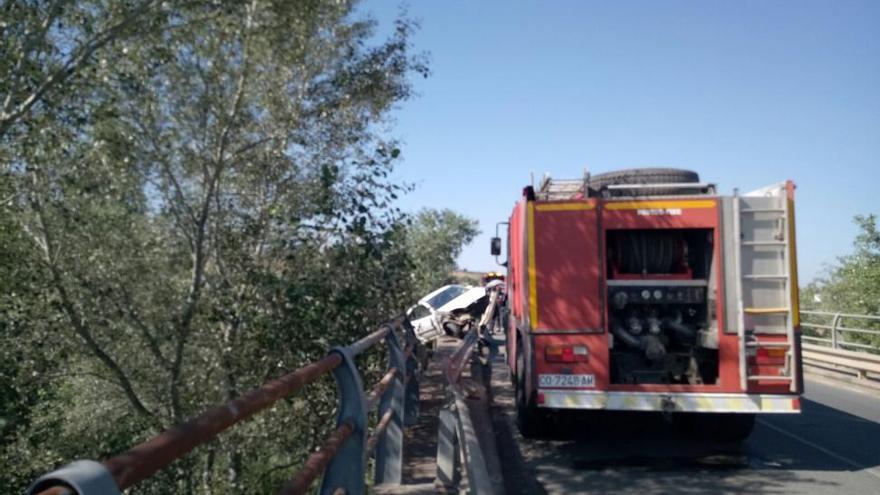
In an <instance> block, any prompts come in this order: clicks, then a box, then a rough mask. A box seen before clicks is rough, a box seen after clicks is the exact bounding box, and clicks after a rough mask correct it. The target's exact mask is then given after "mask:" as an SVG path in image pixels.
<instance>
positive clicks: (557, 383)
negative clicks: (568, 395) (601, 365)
mask: <svg viewBox="0 0 880 495" xmlns="http://www.w3.org/2000/svg"><path fill="white" fill-rule="evenodd" d="M538 386H539V387H546V388H579V387H595V386H596V375H538Z"/></svg>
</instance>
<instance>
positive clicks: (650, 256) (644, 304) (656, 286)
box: [605, 229, 718, 385]
mask: <svg viewBox="0 0 880 495" xmlns="http://www.w3.org/2000/svg"><path fill="white" fill-rule="evenodd" d="M606 241H607V242H606V247H607V252H606V258H605V259H606V260H607V291H608V294H607V295H608V297H607V299H606V301H607V304H608V308H607V311H608V315H609V318H608V325H609V331H610V332H611V338H610V339H609V342H610V346H611V349H610V366H611V370H610V371H611V373H610V375H611V377H610V378H611V383H612V384H691V385H700V384H714V383H715V382H716V380H717V379H718V350H717V347H718V345H717V342H718V340H717V339H718V336H717V327H716V325H713V324H712V320H713V319H714V318H715V315H714V311H711V310H710V309H711V304H710V302H711V297H710V292H709V280H710V279H711V278H712V277H711V272H712V259H713V256H712V253H713V248H714V245H713V231H712V229H657V230H611V231H608V232H607V239H606Z"/></svg>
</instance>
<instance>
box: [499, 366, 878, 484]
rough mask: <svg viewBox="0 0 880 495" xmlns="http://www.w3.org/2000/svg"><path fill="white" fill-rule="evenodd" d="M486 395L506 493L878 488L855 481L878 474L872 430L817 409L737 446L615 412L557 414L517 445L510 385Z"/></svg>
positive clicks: (770, 423)
mask: <svg viewBox="0 0 880 495" xmlns="http://www.w3.org/2000/svg"><path fill="white" fill-rule="evenodd" d="M493 378H494V377H493ZM493 387H495V389H494V390H493V392H494V395H495V398H496V404H495V407H494V410H493V414H494V415H495V418H494V424H495V428H496V435H498V437H499V440H498V443H499V450H500V451H501V452H500V453H501V457H502V463H503V464H504V471H505V477H506V478H507V477H511V478H512V480H507V479H506V480H505V481H506V489H507V491H508V493H523V494H525V493H615V494H619V493H640V494H642V493H685V494H690V493H830V492H832V491H834V492H837V493H874V492H878V493H880V479H878V478H876V477H874V476H873V475H872V474H871V473H866V472H858V471H863V470H864V469H865V468H876V467H877V466H878V465H880V424H877V423H874V422H871V421H868V420H865V419H863V418H859V417H856V416H853V415H850V414H848V413H846V412H844V411H841V410H837V409H834V408H831V407H828V406H825V405H823V404H820V403H818V402H814V401H810V400H807V399H803V400H802V404H803V412H802V414H800V415H784V416H783V415H779V416H772V417H768V416H765V417H764V418H763V419H760V420H759V422H758V424H757V425H756V427H755V431H754V432H753V434H752V436H751V437H750V438H749V439H748V440H746V441H745V442H743V443H730V444H724V443H716V442H710V441H703V440H700V439H699V438H695V437H693V436H692V435H685V434H682V433H679V432H677V431H676V430H675V428H674V427H673V426H672V425H671V424H669V422H668V421H665V420H664V418H663V417H662V416H661V415H659V414H654V413H619V412H618V413H586V414H584V413H583V412H579V413H577V414H557V415H555V417H553V418H551V421H552V422H553V423H554V424H553V428H552V430H553V432H552V434H551V435H549V436H547V437H546V438H541V439H524V438H522V437H521V436H520V435H519V432H518V431H517V429H516V426H515V423H514V421H513V415H514V409H513V407H512V405H513V401H512V390H509V389H510V388H511V387H510V385H509V382H505V381H504V380H496V379H493ZM779 430H782V431H784V432H785V433H781V432H780V431H779ZM503 437H507V438H506V439H505V438H503ZM799 439H800V440H799ZM804 441H806V442H807V443H804ZM810 443H814V444H815V446H811V445H810ZM816 447H819V448H816ZM823 449H824V450H825V451H823ZM828 452H831V453H832V454H833V455H829V453H828Z"/></svg>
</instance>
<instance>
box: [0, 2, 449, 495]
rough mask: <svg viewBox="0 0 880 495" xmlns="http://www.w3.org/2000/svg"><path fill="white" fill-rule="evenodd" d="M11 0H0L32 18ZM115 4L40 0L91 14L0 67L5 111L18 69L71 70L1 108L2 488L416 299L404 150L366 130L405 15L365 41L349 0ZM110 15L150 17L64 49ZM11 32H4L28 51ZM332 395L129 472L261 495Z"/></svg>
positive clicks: (182, 487)
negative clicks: (393, 175) (37, 50)
mask: <svg viewBox="0 0 880 495" xmlns="http://www.w3.org/2000/svg"><path fill="white" fill-rule="evenodd" d="M27 5H33V6H35V7H34V8H35V9H36V10H28V11H24V10H21V11H19V10H15V8H13V7H9V4H3V7H0V8H3V9H6V12H12V13H14V14H16V15H19V14H20V15H21V16H24V17H22V19H24V20H26V21H27V22H30V23H31V24H34V23H35V22H36V23H37V24H39V23H40V22H42V21H40V19H41V16H46V15H49V14H50V11H49V10H46V9H50V10H51V8H50V4H48V3H46V4H44V3H39V2H35V3H33V4H30V3H29V4H27ZM51 5H54V4H51ZM59 5H61V3H59ZM65 5H66V4H65ZM116 5H117V4H116V3H115V2H107V3H101V2H81V3H77V4H76V5H75V6H62V7H59V8H60V9H61V10H60V11H58V12H59V13H58V15H57V18H58V19H62V18H64V19H67V18H68V17H66V16H73V17H72V19H76V18H77V17H76V16H77V15H79V16H86V17H87V18H88V19H87V21H88V22H85V21H83V23H80V24H75V25H74V27H64V26H69V25H68V24H64V25H63V26H61V27H57V28H56V27H54V26H55V23H54V21H51V20H50V21H49V22H48V25H49V27H47V28H45V29H46V30H47V31H46V33H44V35H43V37H42V38H40V39H41V40H44V41H45V40H49V41H47V42H46V43H47V45H46V46H47V47H48V48H45V49H44V51H43V52H41V53H43V55H39V54H36V55H33V54H31V55H27V54H24V53H18V54H17V55H16V56H17V58H12V59H10V60H19V61H21V62H20V63H19V62H9V63H8V65H7V66H3V70H4V73H8V74H13V75H14V76H15V78H18V79H16V80H17V81H20V82H18V83H10V84H12V85H11V86H3V91H4V92H5V94H6V95H7V96H6V100H8V101H12V103H10V104H9V107H8V108H11V109H16V108H20V107H21V105H20V104H21V103H23V102H26V101H29V97H28V96H26V95H25V93H26V92H27V91H25V89H26V88H32V87H33V86H34V84H38V83H35V82H22V81H31V79H33V81H39V80H45V79H48V78H51V77H52V74H55V73H56V72H57V71H58V70H59V68H61V69H60V70H62V72H64V71H67V72H65V74H67V73H69V74H70V75H69V76H65V78H64V84H61V83H53V85H52V87H51V90H49V89H47V90H46V91H44V92H42V93H40V97H39V98H38V99H37V100H35V101H36V102H34V103H28V104H27V105H25V106H26V107H27V108H26V109H25V110H24V111H18V110H8V109H4V110H3V111H4V114H3V118H4V119H6V120H2V121H0V131H2V132H0V158H2V160H3V162H2V164H3V167H4V170H3V172H4V173H3V176H2V180H3V182H2V184H0V191H2V192H3V195H2V196H0V200H2V201H3V202H2V215H3V216H2V219H0V220H2V222H0V228H2V231H0V235H2V240H3V241H4V242H3V248H4V253H3V256H2V258H0V263H3V266H2V267H0V270H2V276H3V282H4V283H8V284H9V287H4V289H8V290H7V291H6V292H4V294H3V295H2V300H0V302H2V305H0V308H2V310H3V319H2V325H0V331H2V332H3V334H2V335H3V337H4V349H3V353H4V355H3V357H9V358H11V359H10V361H8V362H12V363H14V364H12V365H11V366H8V365H4V366H3V367H2V368H0V374H2V377H3V378H4V379H7V377H8V379H9V380H11V385H9V386H6V384H5V383H4V387H2V389H0V394H2V397H3V398H4V404H3V406H4V407H3V411H2V414H3V415H4V418H8V420H6V424H7V425H8V426H3V430H2V431H3V438H2V442H3V445H2V447H3V451H2V452H0V472H2V473H3V474H2V475H0V491H4V492H6V491H9V492H17V491H18V492H20V491H21V489H22V487H23V486H24V485H25V484H26V483H27V482H29V481H30V480H32V479H33V478H34V477H35V476H36V475H37V474H38V473H40V472H42V471H45V470H47V469H50V468H51V467H53V466H55V465H58V464H62V463H64V462H68V461H70V460H72V459H75V458H103V457H107V456H109V455H112V454H114V453H118V452H120V451H121V450H124V449H125V448H127V447H128V446H130V445H132V444H133V443H136V442H137V441H139V440H143V439H145V438H147V437H149V436H151V435H154V434H155V433H157V432H159V431H160V430H162V429H164V428H167V427H169V426H171V425H173V424H176V423H179V422H181V421H183V420H184V419H186V418H189V417H191V416H193V415H195V414H197V413H198V412H200V411H202V410H203V409H205V408H206V407H207V406H209V405H213V404H216V403H221V402H224V401H225V400H228V399H229V398H232V397H235V396H237V395H238V394H239V393H241V392H242V391H245V390H248V389H250V388H252V387H254V386H257V385H259V384H261V383H263V382H265V381H266V380H267V379H268V378H271V377H274V376H277V375H279V374H281V373H283V372H285V371H287V370H290V369H294V368H296V367H298V366H300V365H302V364H304V363H306V362H308V361H310V360H313V359H315V358H316V357H319V356H320V355H321V354H322V353H324V352H326V349H327V346H328V345H329V344H333V343H344V342H349V341H351V340H352V339H354V338H356V337H357V336H360V335H363V334H364V333H365V332H367V331H369V330H371V329H372V328H374V327H375V325H377V324H378V323H379V322H381V321H382V320H384V319H386V318H388V317H390V316H392V315H394V314H395V313H397V312H400V311H401V310H402V309H403V308H404V307H405V305H406V304H407V303H409V302H411V301H412V300H413V298H414V297H415V292H413V287H414V285H413V283H412V279H411V278H410V276H409V270H410V269H411V268H412V262H411V261H410V260H409V252H408V250H407V246H408V239H407V237H406V235H405V232H406V229H405V227H404V224H403V215H402V214H401V213H400V212H399V210H397V209H396V208H395V207H394V206H393V201H394V200H395V199H396V198H397V196H399V195H400V194H402V193H404V192H405V191H406V187H405V186H403V185H400V184H397V183H395V182H393V181H391V180H390V179H389V177H390V172H391V170H392V167H393V165H394V163H395V161H396V160H397V159H398V157H399V155H400V150H399V149H398V148H397V147H396V144H395V143H394V141H393V140H391V139H388V138H387V137H386V136H385V135H384V133H383V131H382V130H383V129H385V128H386V126H385V124H386V123H387V122H388V121H387V115H388V112H389V111H390V110H391V109H392V108H393V107H394V105H395V104H396V103H398V102H400V101H402V100H405V99H406V98H408V97H409V96H410V83H409V78H410V77H411V76H412V75H413V74H414V73H415V74H426V73H427V72H426V67H425V65H424V63H423V61H422V59H421V58H419V57H414V56H412V55H411V54H410V51H411V47H410V45H409V36H410V33H411V29H412V26H411V24H410V22H409V21H407V20H405V19H401V20H399V21H398V22H397V24H396V29H395V30H394V32H393V33H392V34H391V36H390V38H388V39H387V40H385V41H374V37H373V34H374V27H375V23H374V22H372V21H370V20H369V19H367V20H363V19H358V18H356V16H355V15H354V13H353V12H354V9H355V3H354V2H335V1H332V2H331V1H321V0H307V1H304V2H287V1H284V0H262V1H260V0H249V1H228V2H198V1H194V2H187V3H181V4H176V3H173V2H171V3H169V2H162V3H159V2H143V3H135V2H132V3H130V4H129V3H120V4H119V6H118V7H117V6H116ZM132 9H134V10H132ZM117 10H118V12H117ZM129 11H130V12H144V13H147V12H150V13H153V14H155V15H151V16H149V17H146V16H140V17H138V18H137V23H136V24H137V27H136V28H135V27H132V28H131V29H130V30H120V31H119V32H120V33H122V32H123V31H124V32H125V33H127V34H128V35H127V36H114V37H113V38H112V39H108V40H107V41H103V42H101V43H100V46H98V47H96V48H94V49H86V48H83V50H90V51H89V53H88V55H86V56H84V57H83V58H82V61H81V62H76V63H75V65H74V66H68V65H66V62H64V61H63V60H67V59H68V58H69V57H70V56H71V54H72V53H74V52H72V51H71V50H79V48H77V47H79V46H81V45H82V43H88V41H87V40H89V39H91V37H92V36H96V34H94V33H101V32H104V30H106V29H109V28H107V26H114V25H115V22H116V21H114V20H113V19H116V18H117V17H114V16H119V15H122V16H123V19H129V17H126V14H125V12H129ZM51 12H55V11H54V10H52V11H51ZM26 16H31V17H27V18H26V19H25V17H26ZM54 18H55V17H53V19H54ZM4 19H6V18H4ZM126 22H128V23H129V24H127V25H131V26H133V24H131V23H132V22H134V21H126ZM86 26H90V27H86ZM102 26H104V27H102ZM7 28H8V26H7V25H6V24H4V26H3V29H4V31H3V33H4V44H3V47H4V48H3V49H4V50H6V49H9V50H13V51H14V50H19V51H21V50H25V49H26V46H25V45H27V43H24V42H18V41H15V40H17V39H18V38H16V37H15V36H17V35H14V33H13V31H10V30H9V29H7ZM10 29H11V28H10ZM25 31H26V30H25ZM25 31H22V33H24V34H22V36H24V35H25V34H27V33H25ZM68 31H69V32H68ZM16 32H17V31H16ZM114 32H115V31H114ZM10 33H13V34H10ZM55 33H60V34H65V33H66V35H68V38H65V39H67V41H64V40H61V41H58V40H56V38H55ZM60 34H59V35H60ZM101 39H103V38H101ZM70 40H74V41H70ZM76 40H79V41H76ZM7 41H9V43H7ZM82 46H85V45H82ZM90 46H91V45H90ZM65 47H67V48H65ZM99 52H100V56H99ZM16 53H17V52H16ZM14 55H15V54H14ZM77 60H79V59H77ZM7 62H8V61H6V60H5V61H4V62H2V63H7ZM18 65H21V66H25V65H26V66H28V67H31V68H30V69H29V70H28V71H27V73H26V74H25V73H21V72H16V71H17V70H19V69H17V68H16V67H17V66H18ZM64 67H68V69H64ZM20 74H24V75H21V76H20ZM74 74H76V77H73V75H74ZM41 78H42V79H41ZM13 79H14V78H13ZM55 80H58V79H57V78H56V79H55ZM10 81H11V79H10ZM6 83H7V81H6V80H4V81H3V83H0V84H6ZM10 95H11V96H10ZM7 241H8V242H7ZM21 267H26V268H21ZM440 269H442V268H440ZM7 277H8V278H7ZM7 397H9V402H6V400H7ZM334 397H335V392H334V391H333V386H332V383H330V382H329V381H324V382H321V383H318V384H316V386H314V387H310V388H309V389H308V390H307V391H306V392H305V393H304V395H302V396H300V397H298V398H296V399H294V400H291V401H288V402H285V403H282V404H281V405H280V406H279V407H277V408H276V409H274V410H273V411H270V412H269V413H267V414H264V415H261V416H259V417H257V418H255V419H254V420H253V421H250V422H248V423H246V424H244V425H242V426H240V427H237V428H235V429H233V430H232V431H230V432H229V433H227V434H225V435H223V436H222V437H221V438H220V439H218V440H217V441H216V442H212V443H211V444H210V445H208V446H207V447H206V448H204V449H200V450H199V451H197V452H195V453H194V454H193V455H190V456H188V457H187V458H186V459H185V460H184V461H180V462H178V463H176V464H175V467H174V468H173V469H169V470H166V472H164V473H163V474H162V475H161V476H158V477H157V478H155V479H153V480H151V481H150V482H147V483H144V484H142V485H141V486H139V487H137V488H136V491H137V492H142V493H195V492H202V493H212V492H218V493H219V492H222V493H228V492H233V493H236V492H238V493H241V492H248V493H250V492H253V491H258V492H266V491H273V490H276V489H277V488H278V486H280V484H281V483H282V482H283V481H284V480H285V479H287V478H289V476H290V474H291V469H292V466H295V465H297V463H299V462H301V461H302V459H303V457H304V456H305V455H306V454H307V453H308V452H309V451H310V450H311V448H312V446H314V445H315V443H316V439H318V438H320V437H321V436H322V434H323V433H324V432H325V431H326V429H327V427H328V426H329V425H330V418H331V417H332V414H333V400H334ZM7 405H9V407H8V410H7ZM306 405H307V406H306Z"/></svg>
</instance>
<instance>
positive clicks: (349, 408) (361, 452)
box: [321, 347, 367, 495]
mask: <svg viewBox="0 0 880 495" xmlns="http://www.w3.org/2000/svg"><path fill="white" fill-rule="evenodd" d="M330 352H331V353H333V352H335V353H338V354H339V355H340V356H342V364H340V365H339V366H338V367H337V368H336V369H334V370H333V376H334V377H335V378H336V385H337V387H338V389H339V412H338V413H337V415H336V425H337V426H339V425H341V424H343V423H346V422H348V423H351V424H352V426H354V432H353V433H352V434H351V435H350V436H349V437H348V438H347V439H346V440H345V442H343V444H342V446H340V447H339V450H338V451H337V453H336V456H334V457H333V460H331V461H330V463H329V465H328V466H327V469H326V470H325V471H324V479H323V481H322V482H321V494H322V495H323V494H332V493H335V492H336V491H337V490H338V489H340V488H341V489H343V490H345V493H346V494H348V495H361V494H363V493H365V492H366V487H365V484H364V475H363V473H364V471H365V470H366V465H367V452H366V445H367V403H366V397H365V396H364V386H363V383H362V382H361V376H360V373H358V370H357V366H356V365H355V362H354V358H353V356H352V355H351V352H350V351H349V349H348V347H334V348H333V349H331V350H330Z"/></svg>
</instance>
